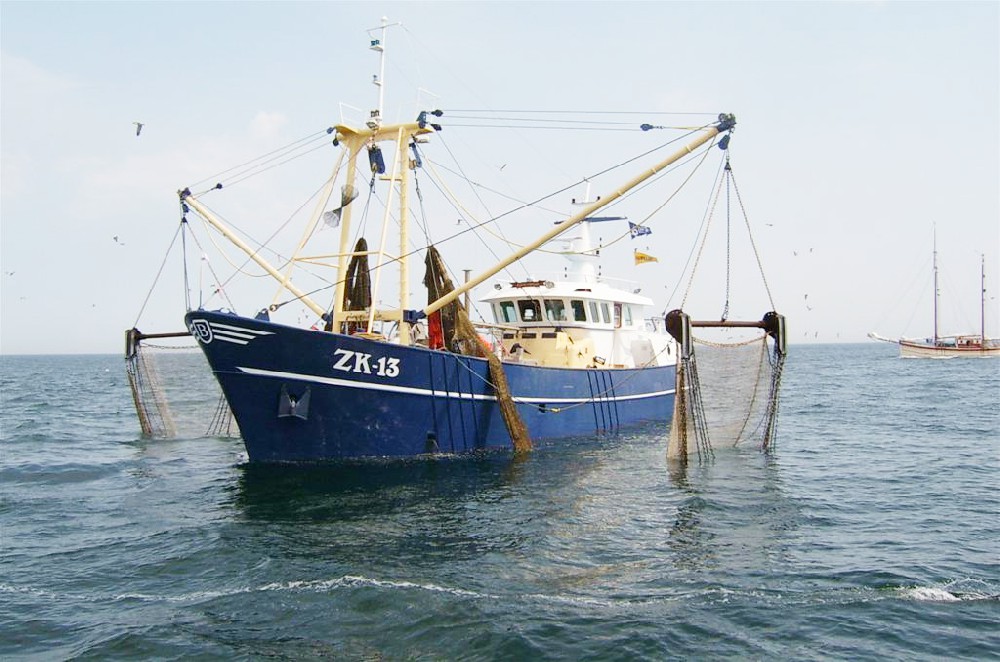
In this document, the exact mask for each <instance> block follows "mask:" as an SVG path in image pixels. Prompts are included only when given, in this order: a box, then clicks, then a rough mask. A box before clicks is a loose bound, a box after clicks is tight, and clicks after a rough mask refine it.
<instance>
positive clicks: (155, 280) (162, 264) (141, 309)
mask: <svg viewBox="0 0 1000 662" xmlns="http://www.w3.org/2000/svg"><path fill="white" fill-rule="evenodd" d="M184 223H185V221H183V220H182V221H181V222H180V223H178V224H177V229H176V230H175V231H174V236H173V238H172V239H171V240H170V245H168V246H167V251H166V253H164V254H163V261H162V262H160V268H159V269H158V270H157V272H156V277H155V278H153V284H152V285H151V286H150V288H149V291H148V292H147V293H146V298H145V299H143V300H142V306H140V307H139V314H138V315H136V316H135V322H133V323H132V327H133V328H135V327H137V326H138V325H139V319H140V318H141V317H142V314H143V312H145V310H146V305H147V304H148V303H149V298H150V297H151V296H152V295H153V290H154V289H156V284H157V283H158V282H159V280H160V276H161V275H163V269H164V268H165V267H166V265H167V258H168V257H170V251H172V250H173V249H174V244H175V243H176V242H177V237H178V236H179V235H180V236H181V241H182V242H183V241H184V238H183V234H182V232H181V230H182V229H183V228H184ZM184 276H185V283H184V291H185V292H187V281H186V278H187V273H186V272H185V274H184ZM188 308H190V306H188Z"/></svg>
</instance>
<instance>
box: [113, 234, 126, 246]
mask: <svg viewBox="0 0 1000 662" xmlns="http://www.w3.org/2000/svg"><path fill="white" fill-rule="evenodd" d="M112 239H114V240H115V243H116V244H118V245H119V246H124V245H125V242H124V241H118V235H115V236H113V237H112Z"/></svg>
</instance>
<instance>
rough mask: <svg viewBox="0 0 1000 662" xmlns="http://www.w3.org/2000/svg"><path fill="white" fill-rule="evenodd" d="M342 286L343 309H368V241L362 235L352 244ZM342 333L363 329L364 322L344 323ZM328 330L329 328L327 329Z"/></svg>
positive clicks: (370, 288) (369, 287) (370, 292)
mask: <svg viewBox="0 0 1000 662" xmlns="http://www.w3.org/2000/svg"><path fill="white" fill-rule="evenodd" d="M346 281H347V282H346V284H345V286H344V310H368V308H370V307H371V305H372V283H371V275H370V273H369V270H368V242H367V241H366V240H365V238H364V237H361V238H360V239H358V242H357V243H356V244H355V245H354V254H353V255H352V256H351V262H350V264H348V265H347V277H346ZM344 326H345V329H344V333H347V334H353V333H357V332H359V331H364V330H365V329H366V328H367V324H365V323H364V322H357V321H354V322H347V323H345V325H344ZM327 330H329V329H327Z"/></svg>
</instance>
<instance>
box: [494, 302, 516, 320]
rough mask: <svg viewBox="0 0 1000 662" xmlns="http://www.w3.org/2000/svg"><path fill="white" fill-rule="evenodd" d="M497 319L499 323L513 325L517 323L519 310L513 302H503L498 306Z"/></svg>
mask: <svg viewBox="0 0 1000 662" xmlns="http://www.w3.org/2000/svg"><path fill="white" fill-rule="evenodd" d="M496 308H497V311H498V312H497V313H496V318H497V322H498V323H504V324H511V323H514V322H517V308H516V307H515V306H514V302H513V301H501V302H500V303H499V304H496Z"/></svg>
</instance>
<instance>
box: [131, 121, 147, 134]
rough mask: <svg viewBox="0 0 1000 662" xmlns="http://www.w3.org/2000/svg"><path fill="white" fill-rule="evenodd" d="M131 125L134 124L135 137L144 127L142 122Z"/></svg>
mask: <svg viewBox="0 0 1000 662" xmlns="http://www.w3.org/2000/svg"><path fill="white" fill-rule="evenodd" d="M132 124H135V135H139V134H140V133H142V127H143V126H145V125H144V124H143V123H142V122H132Z"/></svg>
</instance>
